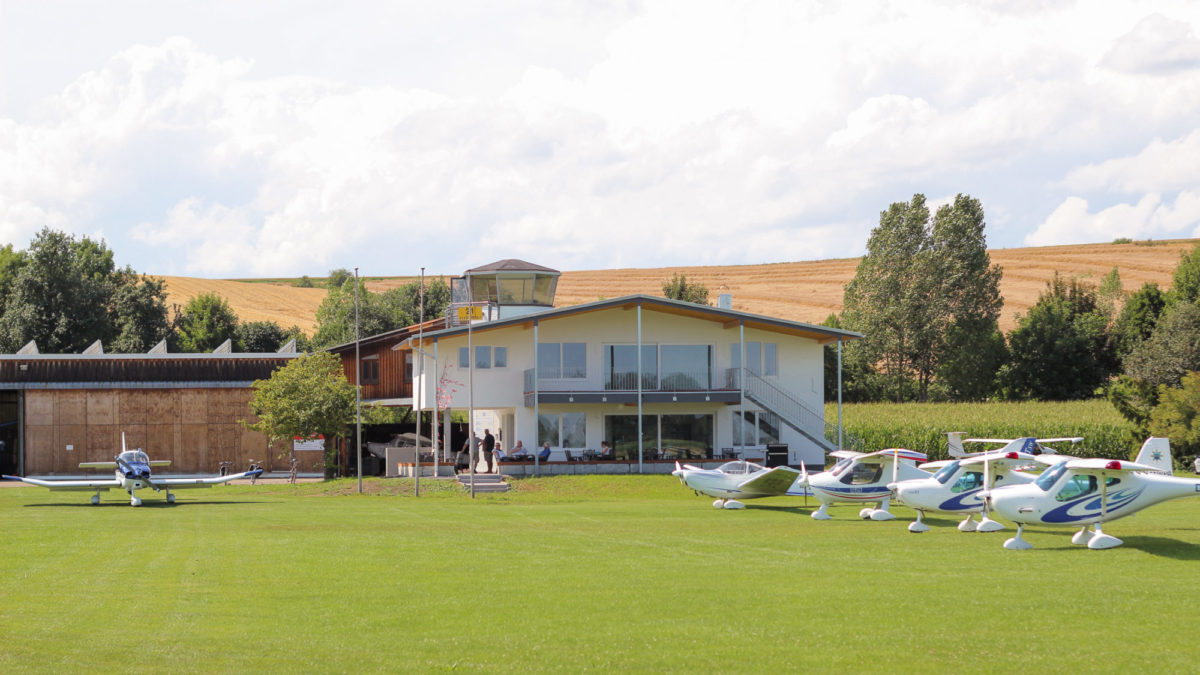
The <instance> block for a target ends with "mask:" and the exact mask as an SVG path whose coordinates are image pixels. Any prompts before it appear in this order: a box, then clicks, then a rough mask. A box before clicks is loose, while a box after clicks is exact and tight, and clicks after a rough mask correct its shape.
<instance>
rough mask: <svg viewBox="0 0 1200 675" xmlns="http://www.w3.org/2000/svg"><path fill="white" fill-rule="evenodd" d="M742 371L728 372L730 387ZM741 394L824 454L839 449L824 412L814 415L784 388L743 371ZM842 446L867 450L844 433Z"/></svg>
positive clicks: (833, 430)
mask: <svg viewBox="0 0 1200 675" xmlns="http://www.w3.org/2000/svg"><path fill="white" fill-rule="evenodd" d="M741 372H742V371H741V369H740V368H731V369H730V370H729V380H730V382H731V383H732V385H733V386H738V380H739V378H740V376H741ZM744 391H745V395H746V398H747V399H749V400H750V401H751V402H753V403H755V404H757V405H758V406H760V407H762V409H763V410H766V411H768V412H772V413H775V414H776V415H778V416H779V419H780V421H782V422H783V423H784V424H787V425H788V426H789V427H791V428H793V429H795V430H796V431H798V432H799V433H800V434H801V435H803V436H804V437H805V438H807V439H809V440H810V441H812V442H813V443H816V444H817V445H819V446H821V447H822V448H825V450H826V451H830V450H837V449H838V429H837V426H836V425H833V424H830V423H829V422H827V421H826V420H825V415H824V414H823V413H818V412H815V411H814V410H812V409H811V408H809V407H808V406H806V405H805V404H804V403H802V402H801V401H800V400H799V398H798V397H796V396H793V395H792V394H791V393H790V392H788V391H787V390H786V389H783V388H782V387H780V386H779V385H777V384H775V383H773V382H770V381H768V380H766V379H764V378H762V377H760V376H758V375H755V374H754V373H751V372H750V371H746V383H745V389H744ZM842 445H843V447H844V448H846V449H850V450H859V451H865V448H866V445H865V444H864V443H863V442H862V441H861V440H859V439H857V438H855V437H853V436H851V435H850V434H847V433H846V432H845V430H843V431H842Z"/></svg>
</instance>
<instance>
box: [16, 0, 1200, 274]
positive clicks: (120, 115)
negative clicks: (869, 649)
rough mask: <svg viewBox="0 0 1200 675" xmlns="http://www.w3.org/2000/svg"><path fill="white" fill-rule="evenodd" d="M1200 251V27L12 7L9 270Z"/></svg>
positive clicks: (714, 14)
mask: <svg viewBox="0 0 1200 675" xmlns="http://www.w3.org/2000/svg"><path fill="white" fill-rule="evenodd" d="M918 192H919V193H922V194H924V195H925V196H926V197H927V198H928V200H929V201H930V202H931V203H932V204H933V205H934V206H935V207H936V206H937V205H941V204H945V203H948V202H949V201H951V200H953V198H954V196H955V195H956V194H959V193H962V194H968V195H971V196H972V197H976V198H978V199H980V200H981V202H982V203H983V207H984V211H985V214H986V217H987V237H988V245H989V246H990V247H992V248H1013V247H1020V246H1042V245H1056V244H1072V243H1089V242H1108V241H1112V240H1113V239H1116V238H1119V237H1129V238H1132V239H1167V238H1180V237H1198V236H1200V3H1192V2H1178V1H1171V0H1162V1H1147V2H1132V1H1130V2H1123V1H1119V0H1114V1H1099V0H1095V1H1086V2H1057V1H1055V0H1040V1H1039V0H1014V1H1013V2H999V1H992V2H989V1H980V2H971V3H963V2H957V1H945V2H941V1H932V0H902V1H897V2H882V1H880V2H872V1H866V0H855V1H854V2H815V1H814V2H807V1H806V2H795V1H794V0H785V1H780V2H773V1H770V0H763V1H761V2H759V1H746V2H738V1H736V0H717V1H708V0H664V1H659V0H645V1H627V2H621V1H614V2H601V1H599V0H576V1H573V2H562V1H561V0H505V1H502V2H497V1H496V0H453V1H451V2H428V1H427V0H420V1H409V0H390V1H380V2H371V1H366V0H348V1H343V2H336V3H333V2H327V1H320V2H316V1H311V2H310V1H305V0H289V1H287V2H282V1H278V2H277V1H274V0H256V1H254V2H246V1H245V0H233V1H226V0H210V1H207V2H203V3H201V2H176V1H173V0H109V1H107V2H103V3H96V2H91V1H59V0H36V1H34V0H19V1H18V0H0V245H3V244H6V243H11V244H13V245H14V246H15V247H16V248H26V247H27V246H28V245H29V242H30V240H31V239H32V238H33V236H34V235H35V234H36V233H37V232H38V231H39V230H41V229H42V228H43V227H50V228H54V229H58V230H63V231H67V232H71V233H74V234H76V235H79V236H83V235H86V236H89V237H93V238H103V239H104V240H105V241H106V242H108V245H109V247H110V248H112V249H113V251H114V252H115V256H116V259H117V262H118V263H119V264H120V265H130V266H132V267H133V268H134V269H136V270H138V271H140V272H146V273H150V274H166V275H184V276H196V277H212V278H241V277H271V276H300V275H309V276H324V275H325V274H326V273H327V272H328V271H329V270H331V269H335V268H347V269H353V268H355V267H358V268H359V269H360V272H361V273H362V274H364V275H410V274H416V273H417V272H418V271H419V269H420V268H421V267H425V268H426V270H427V272H428V273H439V274H440V273H452V274H458V273H461V272H462V271H463V270H465V269H467V268H470V267H475V266H478V265H483V264H486V263H488V262H492V261H494V260H498V259H502V258H521V259H524V260H528V261H530V262H534V263H538V264H541V265H545V266H548V267H552V268H555V269H560V270H577V269H610V268H620V267H659V266H669V265H726V264H751V263H767V262H785V261H797V260H817V259H826V258H842V257H851V256H858V255H861V254H862V253H863V252H864V250H865V246H866V242H867V238H868V237H869V235H870V232H871V229H872V227H874V226H875V225H876V224H877V223H878V219H879V213H880V212H881V211H883V210H884V209H886V208H887V206H888V205H889V204H891V203H893V202H898V201H907V200H909V199H911V197H912V195H913V194H915V193H918Z"/></svg>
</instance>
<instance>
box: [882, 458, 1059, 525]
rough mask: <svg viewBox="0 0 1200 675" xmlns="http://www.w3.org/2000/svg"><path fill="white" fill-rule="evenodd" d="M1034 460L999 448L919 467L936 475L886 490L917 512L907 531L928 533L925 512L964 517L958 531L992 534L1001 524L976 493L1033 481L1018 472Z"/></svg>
mask: <svg viewBox="0 0 1200 675" xmlns="http://www.w3.org/2000/svg"><path fill="white" fill-rule="evenodd" d="M1033 440H1034V439H1032V438H1026V439H1015V440H1013V441H1012V442H1011V443H1010V447H1011V446H1017V447H1028V446H1030V445H1033V443H1032V441H1033ZM1036 460H1037V455H1034V454H1032V453H1029V452H1025V451H1022V450H1009V449H1007V448H1001V449H1000V450H996V451H993V452H988V453H984V454H979V455H971V456H968V457H962V458H960V459H951V460H945V461H940V462H929V463H928V464H922V465H921V466H920V467H919V468H921V469H926V470H928V469H937V472H936V473H934V474H933V475H932V476H929V477H928V478H914V479H911V480H904V481H900V482H898V483H892V484H890V485H889V486H888V487H890V488H891V489H892V491H893V492H894V493H895V495H896V501H898V502H900V503H901V504H904V505H905V506H907V507H909V508H912V509H913V510H915V511H916V512H917V519H916V520H915V521H913V522H912V523H910V524H909V526H908V531H909V532H928V531H929V525H928V524H926V523H925V514H926V512H928V511H936V512H939V513H951V514H965V515H966V518H965V519H964V520H963V521H962V522H961V523H959V524H958V529H959V530H960V531H962V532H995V531H996V530H1003V529H1004V525H1003V524H1001V523H998V522H996V521H995V520H992V519H991V518H990V517H989V514H988V509H987V505H986V504H985V503H984V501H983V499H982V498H981V497H980V496H979V495H980V493H981V492H983V491H984V490H985V489H990V488H993V487H996V486H997V485H999V484H1001V483H1002V484H1003V485H1013V484H1020V483H1031V482H1033V480H1034V479H1035V478H1037V476H1036V475H1034V474H1029V473H1024V472H1023V471H1022V469H1023V468H1026V467H1029V466H1038V464H1037V463H1036ZM976 513H982V514H983V515H982V517H981V519H980V522H979V523H976V522H975V521H974V520H973V518H974V516H975V514H976Z"/></svg>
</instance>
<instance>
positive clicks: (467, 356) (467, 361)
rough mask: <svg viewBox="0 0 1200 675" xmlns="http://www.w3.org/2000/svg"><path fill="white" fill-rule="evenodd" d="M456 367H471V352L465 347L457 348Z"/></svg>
mask: <svg viewBox="0 0 1200 675" xmlns="http://www.w3.org/2000/svg"><path fill="white" fill-rule="evenodd" d="M458 367H459V368H470V367H471V352H470V351H469V350H468V349H467V348H466V347H459V348H458Z"/></svg>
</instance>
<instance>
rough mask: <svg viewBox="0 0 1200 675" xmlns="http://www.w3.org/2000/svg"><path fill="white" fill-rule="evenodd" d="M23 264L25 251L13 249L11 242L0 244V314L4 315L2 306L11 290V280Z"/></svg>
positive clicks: (14, 278)
mask: <svg viewBox="0 0 1200 675" xmlns="http://www.w3.org/2000/svg"><path fill="white" fill-rule="evenodd" d="M24 266H25V253H24V252H23V251H14V250H13V247H12V244H6V245H5V246H0V316H3V315H4V306H5V303H6V302H7V301H8V294H9V293H10V292H11V291H12V286H13V282H14V281H16V279H17V275H18V274H20V272H21V268H22V267H24Z"/></svg>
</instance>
